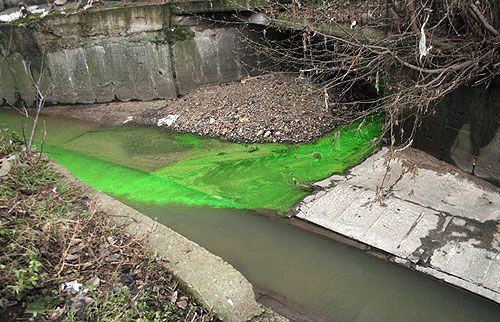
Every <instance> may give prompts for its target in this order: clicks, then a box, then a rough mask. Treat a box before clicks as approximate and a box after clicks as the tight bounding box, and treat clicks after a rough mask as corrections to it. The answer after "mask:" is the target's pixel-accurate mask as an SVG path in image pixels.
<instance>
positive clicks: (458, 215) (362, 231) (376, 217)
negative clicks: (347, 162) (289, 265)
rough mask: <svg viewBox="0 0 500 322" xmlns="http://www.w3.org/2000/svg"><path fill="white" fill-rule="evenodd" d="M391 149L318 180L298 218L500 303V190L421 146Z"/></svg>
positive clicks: (395, 260)
mask: <svg viewBox="0 0 500 322" xmlns="http://www.w3.org/2000/svg"><path fill="white" fill-rule="evenodd" d="M387 151H388V150H387V149H383V150H382V151H380V152H378V153H377V154H375V155H373V156H371V157H370V158H368V159H367V160H366V161H365V162H363V163H362V164H361V165H359V166H357V167H355V168H353V169H352V170H351V171H350V172H349V173H348V174H346V175H342V176H340V175H335V176H332V177H331V178H329V179H326V180H324V181H322V182H319V183H317V185H318V186H319V187H321V188H322V189H321V190H320V191H319V192H318V193H316V194H315V195H312V196H309V197H307V198H306V199H305V200H304V201H303V202H302V203H301V204H300V205H299V211H298V213H297V217H299V218H301V219H304V220H306V221H309V222H312V223H314V224H317V225H319V226H322V227H324V228H327V229H329V230H331V231H333V232H335V233H339V234H341V235H344V236H347V237H349V238H352V239H354V240H356V241H359V242H361V243H363V244H365V245H368V246H369V247H372V248H375V249H376V250H379V251H381V252H383V253H386V254H389V258H390V259H391V260H392V261H394V262H396V263H399V264H401V265H404V266H407V267H410V268H413V269H415V270H417V271H420V272H423V273H425V274H428V275H431V276H433V277H435V278H437V279H440V280H443V281H445V282H447V283H450V284H453V285H455V286H458V287H461V288H464V289H466V290H469V291H471V292H474V293H476V294H479V295H482V296H484V297H486V298H488V299H491V300H493V301H496V302H498V303H500V255H499V254H500V189H498V188H496V187H494V186H492V185H490V184H488V183H486V182H483V181H481V180H478V179H477V178H474V177H472V176H469V175H468V174H464V173H462V172H460V171H459V170H455V169H454V168H453V167H451V166H450V165H448V164H445V163H442V162H440V161H438V160H436V159H433V158H432V157H430V156H428V155H426V154H424V153H422V152H420V151H417V150H409V151H405V152H404V153H401V154H396V158H392V159H388V158H387V155H386V153H387ZM387 165H388V166H389V167H387Z"/></svg>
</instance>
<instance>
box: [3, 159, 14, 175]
mask: <svg viewBox="0 0 500 322" xmlns="http://www.w3.org/2000/svg"><path fill="white" fill-rule="evenodd" d="M10 169H11V165H10V161H8V160H7V159H0V177H3V176H6V175H7V174H9V172H10Z"/></svg>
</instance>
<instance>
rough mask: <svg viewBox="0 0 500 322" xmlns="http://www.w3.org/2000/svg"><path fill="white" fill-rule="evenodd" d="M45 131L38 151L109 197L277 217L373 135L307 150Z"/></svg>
mask: <svg viewBox="0 0 500 322" xmlns="http://www.w3.org/2000/svg"><path fill="white" fill-rule="evenodd" d="M4 114H5V115H6V116H7V115H10V116H9V117H6V116H5V123H8V126H10V127H13V128H18V126H16V122H17V123H18V124H19V120H18V121H14V119H16V116H15V115H13V114H12V113H6V112H4ZM8 119H9V120H8ZM58 122H59V123H62V124H63V125H62V126H61V125H56V124H59V123H58ZM45 124H46V128H47V129H48V130H47V137H46V142H45V144H44V147H43V149H44V151H45V152H46V153H47V154H48V155H49V156H50V157H51V158H53V159H54V160H55V161H57V162H58V163H60V164H62V165H64V166H65V167H67V168H68V169H69V170H70V171H71V172H73V174H74V175H75V176H77V177H78V178H80V179H82V180H84V181H86V182H88V183H89V184H91V185H92V186H93V187H95V188H96V189H98V190H101V191H103V192H105V193H108V194H110V195H113V196H115V197H120V198H124V199H128V200H130V201H134V202H146V203H155V204H159V205H166V204H184V205H198V206H211V207H225V208H237V209H266V210H272V211H276V212H278V213H282V214H283V213H286V212H287V211H288V210H289V209H290V208H291V207H292V206H293V205H294V204H295V203H297V202H298V201H299V200H301V199H302V198H304V197H305V196H306V195H307V194H308V193H309V189H310V188H311V184H312V183H314V182H316V181H318V180H320V179H323V178H325V177H327V176H329V175H331V174H332V173H340V172H343V171H345V170H346V169H347V168H349V167H350V166H353V165H354V164H356V163H357V162H359V161H360V160H362V159H363V158H364V157H365V156H366V155H368V154H369V153H371V152H372V151H373V150H374V149H375V148H376V147H377V144H376V142H377V138H378V137H379V136H380V128H381V120H380V118H376V117H373V118H369V119H366V120H364V121H360V122H357V123H355V124H352V125H349V126H346V127H344V128H342V129H340V130H336V131H334V132H332V133H330V134H327V135H325V136H324V137H323V138H321V139H319V140H318V141H316V142H314V143H311V144H236V143H230V142H222V141H219V140H215V139H211V138H202V137H199V136H195V135H190V134H183V135H179V134H173V133H169V132H166V131H162V130H160V129H155V128H138V127H123V128H115V129H110V128H102V127H99V126H97V125H94V126H92V125H87V126H85V125H82V124H80V123H79V122H75V121H67V120H65V121H63V122H61V121H60V120H57V119H46V120H45ZM56 129H57V130H56Z"/></svg>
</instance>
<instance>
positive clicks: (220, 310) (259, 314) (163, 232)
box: [93, 192, 288, 322]
mask: <svg viewBox="0 0 500 322" xmlns="http://www.w3.org/2000/svg"><path fill="white" fill-rule="evenodd" d="M93 197H94V198H93V199H94V200H95V202H96V205H97V207H98V209H100V210H103V211H105V212H106V213H108V214H109V215H110V216H111V217H112V218H113V219H114V220H115V221H116V222H117V223H119V224H123V225H124V226H125V227H126V230H127V231H128V232H129V233H130V234H131V235H133V236H134V237H136V238H139V239H142V240H146V241H147V243H148V244H149V247H150V249H151V250H154V252H155V253H156V254H157V256H159V257H160V258H162V259H163V260H164V261H165V265H166V266H167V268H169V269H170V270H171V271H172V272H173V273H174V274H175V275H176V276H177V277H178V278H179V279H181V280H182V281H183V282H184V283H185V284H186V285H187V287H188V288H189V289H190V290H191V291H192V292H193V294H194V296H195V297H196V298H197V300H199V301H200V302H201V303H203V305H204V306H205V307H207V308H208V309H210V310H212V311H213V312H214V313H215V314H216V315H217V316H218V317H220V318H221V319H222V320H223V321H234V322H243V321H252V322H258V321H262V322H264V321H266V322H285V321H288V319H286V318H283V317H281V316H279V315H278V314H276V313H274V312H272V311H271V310H270V309H268V308H265V307H263V306H262V305H260V304H259V303H257V301H256V300H255V294H254V291H253V289H252V285H251V284H250V282H248V281H247V280H246V278H245V277H244V276H243V275H242V274H241V273H240V272H238V271H237V270H236V269H235V268H234V267H232V266H231V265H230V264H228V263H227V262H225V261H224V260H223V259H222V258H220V257H218V256H215V255H213V254H211V253H210V252H208V251H207V250H206V249H204V248H203V247H201V246H199V245H198V244H196V243H194V242H192V241H190V240H188V239H187V238H185V237H183V236H182V235H180V234H178V233H176V232H175V231H173V230H171V229H170V228H168V227H166V226H164V225H161V224H159V223H157V222H155V221H154V220H153V219H151V218H149V217H146V216H145V215H143V214H141V213H139V212H137V211H136V210H134V209H132V208H130V207H128V206H126V205H124V204H122V203H121V202H119V201H117V200H115V199H113V198H111V197H109V196H107V195H104V194H102V193H99V192H95V194H94V196H93Z"/></svg>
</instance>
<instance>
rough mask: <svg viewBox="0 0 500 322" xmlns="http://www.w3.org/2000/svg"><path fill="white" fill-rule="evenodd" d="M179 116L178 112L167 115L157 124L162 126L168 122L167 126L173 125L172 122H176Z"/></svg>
mask: <svg viewBox="0 0 500 322" xmlns="http://www.w3.org/2000/svg"><path fill="white" fill-rule="evenodd" d="M179 116H180V115H177V114H170V115H167V116H166V117H164V118H161V119H159V120H158V123H157V125H158V126H162V125H165V124H166V125H167V126H171V125H172V124H174V123H175V122H176V121H177V119H178V118H179Z"/></svg>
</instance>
